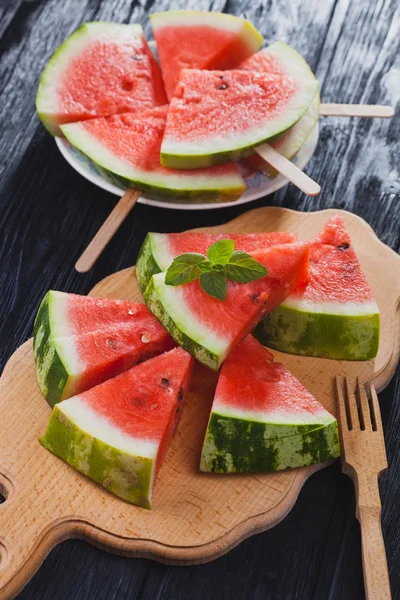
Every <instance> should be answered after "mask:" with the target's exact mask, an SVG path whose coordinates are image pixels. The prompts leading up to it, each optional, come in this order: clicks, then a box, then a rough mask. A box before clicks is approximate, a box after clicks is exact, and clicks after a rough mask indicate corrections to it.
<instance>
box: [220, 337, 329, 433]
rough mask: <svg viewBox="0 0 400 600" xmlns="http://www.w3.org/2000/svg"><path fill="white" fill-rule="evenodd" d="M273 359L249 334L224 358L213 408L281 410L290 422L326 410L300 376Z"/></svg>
mask: <svg viewBox="0 0 400 600" xmlns="http://www.w3.org/2000/svg"><path fill="white" fill-rule="evenodd" d="M273 361H274V357H273V354H272V353H271V352H270V351H269V350H267V348H265V346H262V345H261V344H260V342H258V341H257V340H256V339H255V338H254V337H253V336H252V335H248V336H246V337H245V338H244V340H243V341H242V342H240V344H239V345H238V346H237V347H236V348H235V349H234V350H233V351H232V352H231V354H230V355H229V356H228V357H227V359H226V361H225V362H224V365H223V367H222V369H221V374H220V377H219V380H218V385H217V389H216V392H215V398H214V403H213V410H215V411H216V412H219V411H221V412H222V411H227V412H229V411H230V410H233V411H234V410H235V409H238V410H241V411H243V413H246V412H248V413H258V414H262V413H264V414H265V415H268V413H270V414H274V415H278V414H279V415H280V417H281V419H282V421H287V422H289V423H290V422H292V423H293V422H296V420H298V418H299V417H302V416H305V415H318V414H320V413H321V412H324V413H325V412H326V411H325V409H324V408H323V407H322V406H321V404H320V403H319V402H318V401H317V400H316V399H315V398H314V396H313V395H312V394H311V393H310V392H309V391H307V390H306V389H305V387H304V386H303V385H302V384H301V383H300V382H299V381H298V379H296V378H295V377H294V376H293V375H292V374H291V373H290V372H289V371H288V370H287V369H286V368H285V367H284V366H283V365H282V364H280V363H276V362H273Z"/></svg>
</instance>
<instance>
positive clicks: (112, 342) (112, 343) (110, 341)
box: [106, 340, 116, 348]
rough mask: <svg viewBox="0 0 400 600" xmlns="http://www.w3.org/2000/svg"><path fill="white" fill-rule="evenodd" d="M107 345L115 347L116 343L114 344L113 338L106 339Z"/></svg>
mask: <svg viewBox="0 0 400 600" xmlns="http://www.w3.org/2000/svg"><path fill="white" fill-rule="evenodd" d="M106 343H107V346H110V348H115V346H116V344H115V340H107V342H106Z"/></svg>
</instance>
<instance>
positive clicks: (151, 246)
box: [136, 232, 296, 292]
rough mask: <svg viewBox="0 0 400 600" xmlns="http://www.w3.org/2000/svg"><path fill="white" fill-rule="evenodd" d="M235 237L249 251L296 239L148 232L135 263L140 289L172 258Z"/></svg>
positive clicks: (280, 235)
mask: <svg viewBox="0 0 400 600" xmlns="http://www.w3.org/2000/svg"><path fill="white" fill-rule="evenodd" d="M223 239H224V240H226V239H229V240H234V242H235V249H236V250H242V251H243V252H252V251H254V250H258V249H265V248H270V247H271V246H276V245H278V244H290V243H293V242H295V241H296V236H295V235H294V234H293V233H286V232H273V233H217V234H215V233H190V232H189V233H152V232H150V233H148V234H147V236H146V239H145V240H144V242H143V244H142V247H141V248H140V251H139V256H138V259H137V262H136V277H137V280H138V282H139V286H140V289H141V290H142V292H144V290H145V289H146V287H147V284H148V283H149V281H150V279H151V277H152V275H154V274H155V273H160V272H161V271H166V270H167V269H168V267H169V266H170V264H171V263H172V261H173V260H174V258H176V257H177V256H179V255H180V254H184V253H186V252H200V253H201V254H206V253H207V250H208V248H209V247H210V246H211V245H212V244H214V243H215V242H217V241H218V240H223Z"/></svg>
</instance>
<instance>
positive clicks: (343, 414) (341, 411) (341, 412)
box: [336, 376, 350, 429]
mask: <svg viewBox="0 0 400 600" xmlns="http://www.w3.org/2000/svg"><path fill="white" fill-rule="evenodd" d="M336 398H337V407H338V417H339V424H340V429H350V423H349V419H348V412H347V408H346V399H345V394H344V392H343V387H342V385H341V384H340V380H339V377H338V376H336Z"/></svg>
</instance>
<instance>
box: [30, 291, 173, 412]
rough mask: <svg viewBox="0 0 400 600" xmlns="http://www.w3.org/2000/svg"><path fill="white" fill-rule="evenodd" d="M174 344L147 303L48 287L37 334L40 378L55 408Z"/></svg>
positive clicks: (34, 342)
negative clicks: (60, 403) (63, 401)
mask: <svg viewBox="0 0 400 600" xmlns="http://www.w3.org/2000/svg"><path fill="white" fill-rule="evenodd" d="M173 346H174V342H173V340H172V339H171V337H170V336H169V335H168V333H167V332H166V331H165V329H164V328H163V327H162V326H161V325H160V324H159V323H158V321H157V320H156V319H155V318H154V317H153V315H152V314H151V313H150V311H149V310H148V308H147V307H146V306H145V305H144V304H136V303H133V302H124V301H122V300H113V299H110V298H88V297H87V296H78V295H76V294H65V293H63V292H55V291H49V292H47V294H46V296H45V297H44V299H43V300H42V303H41V305H40V307H39V310H38V313H37V316H36V320H35V325H34V334H33V349H34V355H35V362H36V376H37V380H38V384H39V387H40V389H41V390H42V393H43V395H44V396H45V398H46V400H47V401H48V403H49V404H50V405H51V406H54V404H56V403H57V402H60V400H64V399H65V398H69V397H70V396H73V395H75V394H80V393H81V392H84V391H85V390H87V389H89V388H91V387H92V386H94V385H97V384H99V383H101V382H103V381H105V380H106V379H109V378H110V377H114V376H115V375H118V374H119V373H121V372H122V371H125V370H127V369H130V368H131V367H132V366H133V365H136V364H137V363H138V362H141V361H143V360H147V359H148V358H150V357H152V356H155V355H156V354H160V353H162V352H165V351H166V350H169V349H171V348H172V347H173Z"/></svg>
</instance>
